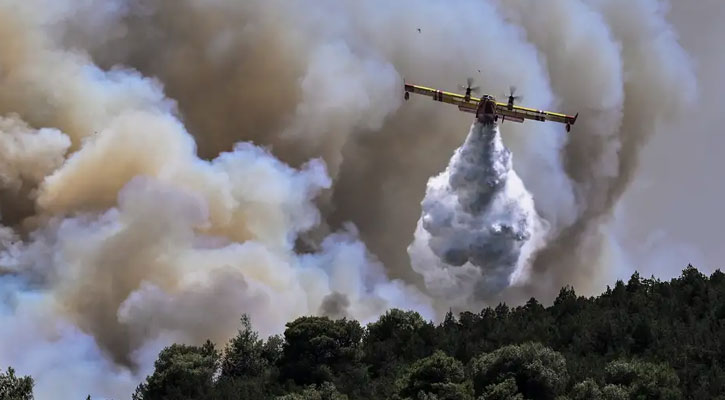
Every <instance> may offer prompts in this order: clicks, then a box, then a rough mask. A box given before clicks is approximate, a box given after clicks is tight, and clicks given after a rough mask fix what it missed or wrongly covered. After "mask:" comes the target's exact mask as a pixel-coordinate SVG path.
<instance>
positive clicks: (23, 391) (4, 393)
mask: <svg viewBox="0 0 725 400" xmlns="http://www.w3.org/2000/svg"><path fill="white" fill-rule="evenodd" d="M33 384H34V382H33V378H32V377H30V376H24V377H22V378H19V377H17V376H15V370H14V369H13V368H12V367H8V370H7V372H6V373H0V400H32V399H33Z"/></svg>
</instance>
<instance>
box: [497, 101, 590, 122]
mask: <svg viewBox="0 0 725 400" xmlns="http://www.w3.org/2000/svg"><path fill="white" fill-rule="evenodd" d="M496 114H499V115H501V116H502V117H505V120H507V121H508V120H512V121H516V120H520V122H523V120H524V119H533V120H535V121H554V122H559V123H562V124H566V125H567V126H568V125H574V122H576V119H577V117H579V114H577V115H575V116H571V115H566V114H560V113H555V112H551V111H543V110H537V109H534V108H528V107H521V106H509V105H508V103H499V102H497V103H496Z"/></svg>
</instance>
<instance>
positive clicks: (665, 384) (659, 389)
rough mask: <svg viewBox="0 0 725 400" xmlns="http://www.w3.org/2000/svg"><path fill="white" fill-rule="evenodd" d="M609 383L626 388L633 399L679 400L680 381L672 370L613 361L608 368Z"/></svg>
mask: <svg viewBox="0 0 725 400" xmlns="http://www.w3.org/2000/svg"><path fill="white" fill-rule="evenodd" d="M606 374H607V376H606V381H607V383H610V384H614V385H619V386H620V387H622V388H625V389H626V390H627V392H628V393H629V396H630V398H632V399H668V400H669V399H679V398H681V397H682V396H681V394H680V391H679V389H678V385H679V383H680V382H679V379H678V378H677V375H676V374H675V371H673V370H672V368H670V367H668V366H667V365H665V364H653V363H648V362H643V361H638V360H633V361H619V360H618V361H613V362H611V363H609V365H607V368H606Z"/></svg>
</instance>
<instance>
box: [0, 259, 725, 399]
mask: <svg viewBox="0 0 725 400" xmlns="http://www.w3.org/2000/svg"><path fill="white" fill-rule="evenodd" d="M233 318H234V317H233ZM724 361H725V274H723V273H722V272H721V271H720V270H717V271H715V272H714V273H713V274H712V275H710V276H709V277H708V276H706V275H704V274H702V273H700V272H699V271H698V270H697V269H696V268H695V267H693V266H691V265H689V266H687V268H685V269H684V270H683V271H682V274H681V275H680V276H679V277H677V278H675V279H672V280H670V281H665V282H663V281H660V280H658V279H655V278H650V279H643V278H642V277H640V275H639V274H638V273H636V272H635V273H634V274H633V275H632V276H631V278H630V279H629V280H628V281H627V282H623V281H617V282H616V283H615V284H614V286H613V287H607V290H606V291H605V292H604V293H602V294H601V295H599V296H596V297H589V298H587V297H583V296H579V295H577V294H576V292H575V290H574V288H572V287H564V288H562V289H561V291H560V292H559V295H558V297H557V298H556V300H555V301H554V303H553V304H552V305H550V306H548V307H544V306H543V305H542V304H540V303H539V302H538V301H537V300H536V299H533V298H532V299H530V300H529V301H528V302H527V303H526V304H525V305H522V306H517V307H509V306H507V305H506V304H499V305H498V306H496V307H492V308H491V307H490V308H486V309H483V310H481V311H480V312H478V313H472V312H464V313H461V314H459V315H457V316H456V315H453V314H451V313H449V314H448V315H447V316H446V318H445V320H444V321H443V322H442V323H440V324H433V323H431V322H429V321H425V320H424V319H423V318H422V317H421V316H420V315H419V314H417V313H416V312H411V311H404V310H389V311H388V312H386V313H385V314H384V315H382V316H381V317H380V318H379V319H378V320H377V321H376V322H373V323H370V324H368V325H367V326H362V325H361V324H360V323H359V322H357V321H354V320H348V319H339V320H332V319H329V318H326V317H312V316H306V317H301V318H298V319H296V320H294V321H291V322H289V323H287V325H286V327H285V330H284V333H283V334H282V335H278V336H271V337H269V338H266V339H265V338H260V337H259V335H258V334H257V333H256V332H255V331H254V329H253V321H250V320H249V318H248V317H247V316H246V315H242V316H241V319H240V326H239V331H238V334H237V335H236V336H235V337H234V338H232V339H231V340H230V341H229V342H228V343H224V344H217V343H212V342H210V341H207V342H206V343H204V344H201V345H199V346H191V345H182V344H173V345H171V346H169V347H166V348H165V349H164V350H163V351H161V352H160V354H159V356H158V359H157V360H156V362H155V365H154V372H153V373H152V374H151V375H150V376H148V377H147V378H146V379H145V381H143V382H141V383H140V384H139V386H138V387H137V389H136V391H135V393H134V394H133V397H132V399H133V400H161V399H165V400H182V399H184V400H195V399H220V400H233V399H234V400H236V399H245V400H257V399H260V400H261V399H277V400H344V399H346V400H358V399H360V400H362V399H395V400H403V399H411V400H413V399H415V400H467V399H486V400H488V399H491V400H504V399H516V400H523V399H532V400H538V399H542V400H546V399H552V400H554V399H557V400H567V399H569V400H584V399H589V400H598V399H602V400H604V399H607V400H614V399H723V400H725V370H724V369H723V363H724ZM79 384H81V383H79ZM32 390H33V379H32V377H30V376H18V375H16V373H15V371H14V370H13V369H12V367H8V368H7V370H4V371H2V373H0V400H9V399H13V400H15V399H18V400H25V399H32V398H33V397H32V396H33V395H32ZM90 398H91V397H90V396H89V397H88V399H90ZM79 400H81V399H79Z"/></svg>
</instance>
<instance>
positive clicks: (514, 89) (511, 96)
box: [504, 86, 524, 101]
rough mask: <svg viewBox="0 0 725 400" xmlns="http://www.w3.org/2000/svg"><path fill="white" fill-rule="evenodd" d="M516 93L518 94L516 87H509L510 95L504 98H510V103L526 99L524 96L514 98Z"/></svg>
mask: <svg viewBox="0 0 725 400" xmlns="http://www.w3.org/2000/svg"><path fill="white" fill-rule="evenodd" d="M514 93H516V86H509V95H508V96H506V95H504V97H508V98H509V101H512V100H514V101H519V100H521V99H523V98H524V97H523V96H514Z"/></svg>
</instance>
